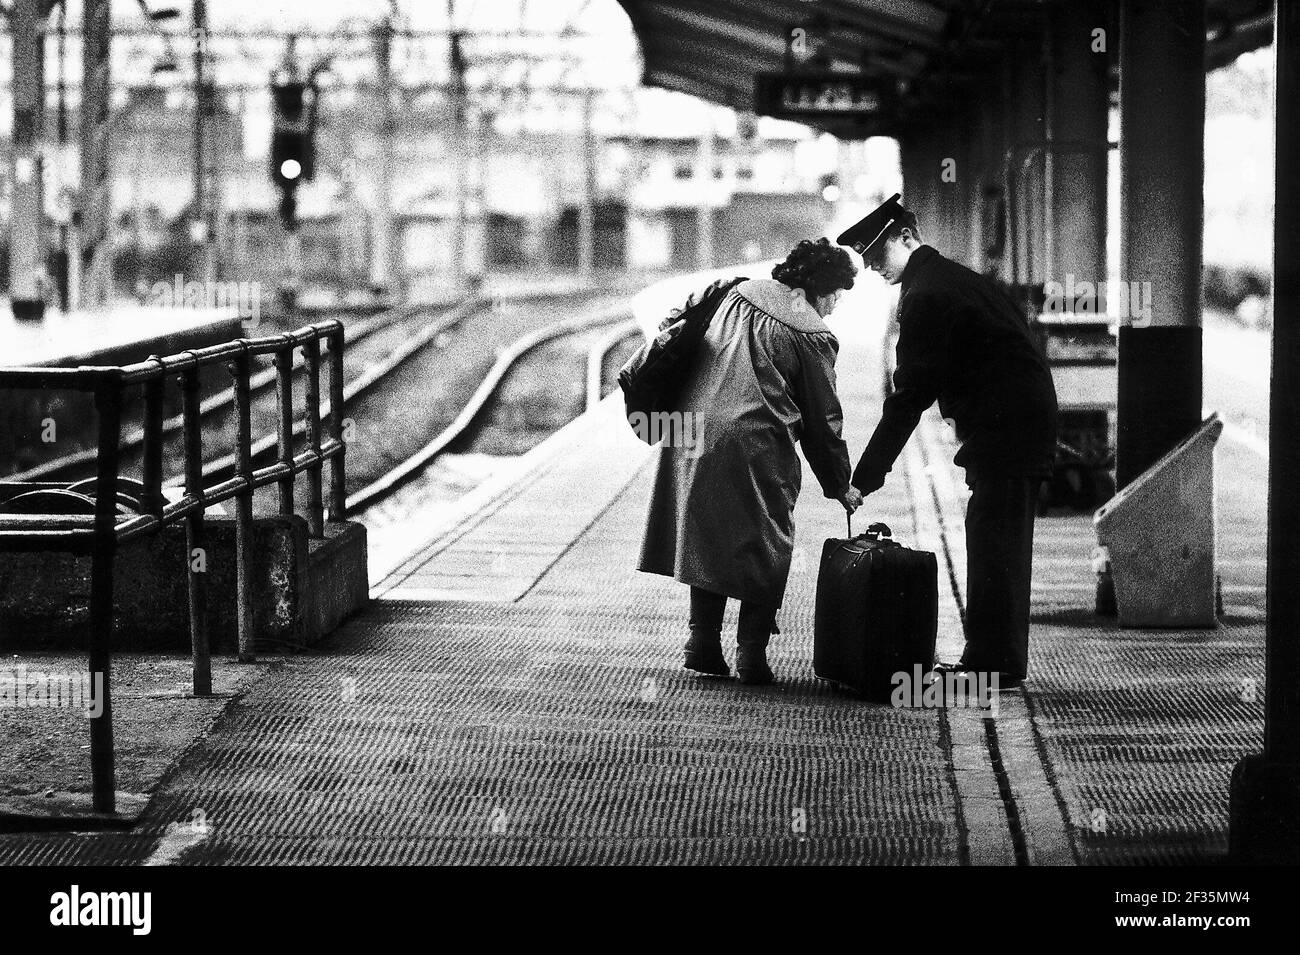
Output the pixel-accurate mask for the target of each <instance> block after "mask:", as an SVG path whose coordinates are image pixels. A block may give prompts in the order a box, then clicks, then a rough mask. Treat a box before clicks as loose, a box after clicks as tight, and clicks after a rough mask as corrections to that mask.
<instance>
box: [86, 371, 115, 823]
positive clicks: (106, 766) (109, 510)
mask: <svg viewBox="0 0 1300 955" xmlns="http://www.w3.org/2000/svg"><path fill="white" fill-rule="evenodd" d="M95 412H96V415H97V418H98V427H99V434H98V439H99V444H98V451H97V461H96V481H95V537H94V549H93V551H92V553H91V568H90V685H91V688H92V692H93V691H94V690H95V689H96V686H95V682H96V677H98V678H99V680H100V681H101V683H100V685H99V687H98V696H99V702H100V707H99V714H98V715H97V716H92V717H91V722H90V771H91V789H92V793H91V799H92V804H93V806H94V808H95V811H96V812H116V811H117V801H116V800H117V781H116V778H115V777H116V772H115V768H114V760H113V702H112V694H111V691H110V686H111V683H112V679H111V678H112V650H113V560H114V556H115V554H116V552H117V529H116V525H117V468H118V442H119V441H120V440H121V427H122V387H121V383H120V382H119V381H118V380H117V378H116V377H110V376H107V375H106V376H105V377H104V378H103V379H102V380H101V381H100V383H99V385H98V387H97V388H96V389H95Z"/></svg>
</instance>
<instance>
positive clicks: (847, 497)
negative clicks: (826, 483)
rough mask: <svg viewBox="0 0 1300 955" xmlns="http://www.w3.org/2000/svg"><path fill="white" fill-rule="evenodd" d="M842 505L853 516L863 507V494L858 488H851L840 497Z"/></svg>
mask: <svg viewBox="0 0 1300 955" xmlns="http://www.w3.org/2000/svg"><path fill="white" fill-rule="evenodd" d="M840 503H841V504H843V505H844V510H846V511H848V512H849V513H850V514H852V513H853V512H854V511H856V510H857V509H858V508H859V507H861V506H862V492H861V491H859V490H858V489H857V488H856V487H850V488H849V489H848V490H847V491H845V492H844V493H843V494H841V495H840Z"/></svg>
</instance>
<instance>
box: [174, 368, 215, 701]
mask: <svg viewBox="0 0 1300 955" xmlns="http://www.w3.org/2000/svg"><path fill="white" fill-rule="evenodd" d="M181 414H182V416H183V423H184V432H185V496H186V497H196V498H200V499H202V497H203V432H202V422H201V421H200V420H199V369H198V367H197V366H193V367H190V368H186V369H185V370H184V371H183V372H182V373H181ZM206 510H207V508H206V506H204V507H200V508H199V509H198V510H197V511H194V512H192V513H190V514H188V515H186V517H185V567H186V580H187V582H188V585H189V587H188V589H189V598H190V644H191V648H192V656H193V673H194V695H195V696H207V695H208V694H210V693H211V692H212V659H211V656H210V654H209V650H208V618H207V570H208V554H207V549H206V547H205V546H204V540H205V537H206V535H205V533H204V528H203V515H204V513H205V512H206Z"/></svg>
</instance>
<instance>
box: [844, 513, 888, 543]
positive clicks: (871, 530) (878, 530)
mask: <svg viewBox="0 0 1300 955" xmlns="http://www.w3.org/2000/svg"><path fill="white" fill-rule="evenodd" d="M844 517H845V519H846V520H847V521H848V523H849V537H850V538H852V537H853V515H852V514H849V513H848V512H845V514H844ZM862 536H863V537H870V538H871V539H872V540H880V539H881V538H884V537H888V538H889V539H890V540H893V537H894V532H893V531H891V530H890V529H889V525H888V524H886V523H885V522H884V521H876V522H874V523H872V524H868V525H867V529H866V530H865V531H863V533H862Z"/></svg>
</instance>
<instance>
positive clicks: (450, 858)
mask: <svg viewBox="0 0 1300 955" xmlns="http://www.w3.org/2000/svg"><path fill="white" fill-rule="evenodd" d="M869 341H870V338H869V336H866V337H863V338H860V339H854V338H852V337H851V336H847V335H846V336H844V348H843V349H842V351H841V359H840V372H841V396H842V398H843V401H844V405H845V410H846V418H847V437H848V439H849V443H850V447H851V448H853V449H860V448H861V447H862V445H863V443H864V442H865V440H866V437H867V436H868V435H869V433H870V429H871V427H872V426H873V425H874V423H875V418H876V415H877V413H878V411H877V409H878V407H879V405H878V402H879V396H878V394H876V393H874V390H873V389H874V388H875V386H876V384H877V383H878V382H879V378H880V376H879V374H878V373H877V372H876V370H875V369H876V367H877V366H876V365H875V364H874V362H875V361H876V360H877V359H878V356H877V355H875V354H874V353H873V351H872V349H871V347H870V345H869ZM618 410H619V409H618V408H617V406H615V405H613V404H611V403H609V402H608V401H607V402H606V403H604V404H603V405H602V406H601V407H600V408H598V409H597V410H596V411H594V412H592V413H590V414H589V415H587V416H585V417H584V418H582V419H580V420H579V421H578V422H575V423H574V424H573V425H571V426H569V428H567V429H565V431H563V432H561V433H560V434H559V435H557V436H556V437H554V438H552V439H551V440H550V441H548V442H547V443H546V444H544V445H543V446H541V447H540V448H538V449H536V450H535V451H534V452H532V453H530V454H529V455H528V456H526V457H525V458H524V459H523V460H522V461H521V462H520V463H519V464H518V466H516V467H513V468H512V469H511V470H510V472H509V474H508V476H507V477H505V478H503V479H501V480H497V481H495V482H494V483H492V484H491V485H490V486H488V487H486V488H483V489H480V491H479V492H476V496H475V497H473V498H472V499H470V500H469V501H468V505H467V506H465V507H462V508H460V509H459V511H457V512H455V513H453V514H451V516H450V517H448V516H445V515H444V516H443V517H441V518H440V519H439V520H438V521H437V522H436V523H435V522H434V521H432V520H429V521H427V522H424V521H421V520H420V519H419V516H418V515H416V516H415V517H413V518H412V519H410V520H408V521H407V522H406V526H405V527H404V528H403V531H404V533H405V534H406V535H407V537H408V544H409V546H408V547H407V548H406V552H407V555H408V556H406V557H404V558H402V559H399V560H395V561H392V562H390V569H388V570H386V572H385V573H384V575H383V577H382V579H380V580H378V581H377V582H376V584H375V586H374V588H373V590H372V596H373V598H374V599H373V600H372V603H371V604H370V606H369V607H368V608H367V609H366V610H365V611H364V612H362V613H361V614H358V615H357V616H356V617H354V618H353V619H352V620H350V621H349V622H348V623H347V624H345V625H344V626H343V627H342V628H341V629H340V630H339V631H338V632H337V633H336V634H335V636H334V637H333V638H332V639H331V640H330V641H328V642H327V644H326V645H325V646H324V648H323V649H321V650H319V651H318V652H314V653H312V654H306V655H301V656H294V657H289V658H286V659H284V660H283V661H282V662H280V663H279V664H277V665H276V666H274V667H272V668H270V669H269V670H268V672H267V673H266V674H265V675H264V676H262V677H261V678H260V679H259V680H258V681H257V682H256V683H255V684H253V685H252V686H251V687H249V688H248V689H247V691H246V692H245V693H244V694H243V696H242V697H241V698H240V699H239V700H238V701H236V702H235V703H233V704H231V706H230V707H229V708H228V709H227V711H226V713H225V715H224V716H223V717H222V718H221V719H220V720H219V722H218V723H217V725H216V726H215V728H214V730H213V731H212V732H211V733H210V734H209V735H208V736H207V737H206V738H204V739H203V740H201V741H200V742H198V743H197V744H196V745H195V746H193V747H192V748H191V749H190V751H189V752H188V753H187V754H186V756H185V757H184V759H183V760H181V762H180V763H179V765H178V766H177V767H176V768H175V769H174V770H173V771H172V772H171V773H170V774H168V776H167V777H166V778H165V779H164V780H163V782H162V784H161V785H160V786H159V787H158V789H157V790H156V792H155V793H154V795H153V798H152V800H151V802H150V804H149V806H148V808H147V809H146V811H145V813H144V817H143V821H142V823H141V824H140V825H139V826H137V827H136V829H135V830H133V831H132V832H130V833H113V834H99V835H83V836H66V835H62V836H60V835H40V836H33V835H30V834H24V835H0V861H3V862H6V863H14V862H19V863H21V862H51V861H70V862H89V861H111V862H125V863H132V862H134V863H141V862H147V861H150V860H152V861H153V862H180V863H193V864H209V863H236V862H256V863H322V862H343V863H367V862H370V863H373V862H389V863H441V862H453V863H674V862H682V863H742V862H760V863H761V862H773V863H840V864H861V863H907V864H943V865H960V864H970V863H974V864H1003V865H1012V864H1018V863H1019V864H1040V865H1041V864H1073V863H1080V862H1082V863H1130V862H1139V861H1155V862H1187V861H1205V860H1211V861H1212V860H1215V859H1218V858H1219V857H1221V855H1222V852H1223V849H1224V842H1225V840H1224V833H1225V827H1226V800H1227V774H1228V773H1229V772H1230V770H1231V766H1232V764H1233V762H1235V760H1236V759H1237V758H1239V757H1240V756H1241V755H1243V754H1244V753H1246V752H1249V751H1251V750H1252V749H1255V748H1257V747H1258V746H1259V743H1260V729H1261V726H1262V707H1261V703H1260V701H1261V700H1262V698H1263V675H1262V672H1261V669H1262V665H1261V660H1262V647H1263V613H1262V589H1258V587H1257V584H1258V581H1257V579H1256V578H1257V577H1258V578H1259V581H1262V567H1260V566H1259V565H1258V564H1257V563H1255V564H1250V563H1248V561H1249V560H1251V559H1252V558H1251V557H1250V555H1252V554H1254V555H1255V556H1257V555H1258V547H1255V548H1254V549H1253V550H1252V548H1251V547H1250V546H1249V539H1250V536H1251V535H1252V534H1260V536H1261V539H1262V534H1261V531H1262V521H1263V516H1262V509H1261V513H1258V514H1256V512H1255V511H1254V510H1252V505H1251V500H1252V499H1253V497H1252V496H1253V495H1254V494H1256V493H1257V492H1258V490H1259V488H1258V487H1257V481H1256V478H1257V477H1258V470H1259V469H1258V467H1255V469H1254V471H1253V472H1250V473H1253V474H1255V478H1251V479H1250V480H1244V479H1241V475H1242V474H1244V473H1246V472H1247V471H1248V470H1249V468H1248V467H1247V466H1248V465H1249V464H1250V461H1249V460H1248V459H1241V460H1238V459H1237V458H1236V457H1232V456H1234V455H1249V454H1251V453H1253V452H1250V451H1249V450H1248V449H1244V448H1240V447H1235V446H1234V447H1231V448H1228V447H1225V449H1224V452H1223V454H1224V455H1225V456H1227V457H1228V460H1227V462H1226V463H1227V465H1228V466H1230V467H1232V468H1233V473H1234V475H1236V476H1237V478H1238V479H1237V480H1234V481H1230V482H1222V486H1221V490H1220V499H1221V508H1222V511H1223V517H1224V519H1225V520H1224V529H1223V535H1222V536H1223V538H1224V544H1223V547H1222V554H1223V561H1224V565H1225V566H1224V576H1225V603H1226V604H1227V608H1226V609H1227V611H1228V612H1227V614H1226V625H1225V626H1223V627H1222V628H1220V629H1219V630H1217V631H1208V632H1196V633H1180V632H1168V631H1121V630H1119V629H1118V628H1117V627H1115V626H1114V624H1113V621H1107V620H1104V619H1099V618H1097V617H1096V616H1095V615H1094V614H1092V612H1091V608H1092V598H1093V579H1092V573H1091V568H1090V566H1089V559H1090V555H1091V549H1092V534H1091V525H1090V518H1088V517H1087V516H1082V517H1064V518H1042V519H1040V520H1039V523H1038V534H1037V539H1036V549H1035V552H1036V577H1035V598H1034V599H1035V611H1034V613H1035V618H1034V631H1033V635H1032V638H1031V639H1032V649H1031V670H1032V673H1031V679H1030V680H1029V681H1028V682H1027V684H1026V686H1025V688H1024V689H1023V690H1018V691H1010V692H1004V693H1002V694H1001V695H1000V697H999V705H998V708H997V710H996V712H990V711H988V710H977V709H968V708H961V709H956V708H955V709H951V710H942V709H922V708H915V709H912V708H894V707H891V706H888V705H874V704H868V703H864V702H861V701H859V700H857V699H854V698H852V697H850V696H848V695H846V694H844V693H843V692H841V691H839V690H837V689H835V688H833V687H830V686H827V685H825V684H823V683H821V682H819V681H818V680H816V678H815V677H814V676H813V673H812V666H811V658H812V614H813V595H814V586H815V580H816V564H817V557H818V555H819V553H820V547H821V541H822V540H823V539H824V538H825V537H828V536H840V535H842V534H843V531H844V516H843V511H842V510H841V509H840V508H839V506H838V505H837V504H835V503H833V502H829V501H826V500H824V499H823V498H821V497H820V494H819V492H818V490H817V486H816V483H815V481H814V480H813V479H812V476H811V474H809V473H806V474H805V479H804V488H805V491H804V494H803V496H802V497H801V499H800V502H799V505H798V509H797V512H796V523H797V528H798V529H797V550H796V553H795V560H794V569H793V572H792V576H791V584H790V588H789V592H788V596H787V601H786V605H785V606H784V607H783V609H782V612H781V614H780V618H779V622H780V626H781V629H782V633H781V634H780V635H779V636H777V637H775V638H774V641H773V649H772V653H771V657H772V663H773V668H774V669H775V670H776V672H777V675H778V677H779V678H780V682H779V683H778V684H777V685H775V686H772V687H765V688H752V687H744V686H741V685H740V684H739V683H737V682H736V681H735V680H718V679H709V678H703V677H697V676H695V675H693V674H689V673H687V672H685V671H683V670H682V669H680V651H681V643H682V641H683V639H684V637H685V632H686V592H685V588H684V587H683V586H682V585H680V584H676V583H675V582H673V581H671V580H667V579H664V578H658V577H651V576H648V575H644V574H639V573H637V572H636V571H635V569H634V564H635V559H636V551H637V546H638V544H639V540H640V531H641V525H642V521H643V518H644V512H645V506H646V501H647V498H648V493H649V486H650V478H651V468H650V462H651V457H652V455H653V454H654V452H653V451H651V450H650V449H647V448H645V447H644V446H641V445H640V444H638V443H637V441H636V440H635V438H634V437H633V436H632V435H631V432H630V431H629V430H628V429H627V428H626V425H625V423H623V422H621V420H620V419H619V416H618ZM942 429H943V426H942V424H940V423H938V422H937V420H936V419H935V418H933V417H929V418H927V420H926V421H925V422H924V424H923V427H922V429H921V430H920V431H919V432H918V435H917V437H916V438H915V439H914V440H913V441H912V442H911V443H910V444H909V446H908V448H907V450H906V452H905V454H904V457H903V458H902V459H901V460H900V462H899V464H898V466H897V467H896V468H895V471H894V473H893V474H891V476H890V478H889V481H888V482H887V484H886V486H885V488H883V489H882V490H881V491H880V492H878V493H877V494H875V495H872V496H871V497H870V498H869V499H868V502H867V504H866V506H865V508H864V510H863V511H860V512H859V516H858V518H857V519H856V521H857V524H858V526H859V527H865V524H866V522H868V521H874V520H884V521H886V522H887V523H889V524H890V525H891V527H892V528H893V529H894V532H895V535H896V537H898V538H899V539H900V540H902V541H904V542H907V543H909V544H911V545H913V546H919V547H925V548H927V549H931V550H934V551H935V552H936V553H938V554H939V556H940V560H939V564H940V576H941V580H940V583H941V587H940V593H941V607H940V617H941V624H940V656H941V657H950V656H953V655H955V654H956V653H957V652H959V651H960V645H961V639H960V626H961V625H960V619H961V612H962V611H961V608H962V599H963V597H962V591H963V585H964V579H965V578H964V554H963V549H962V536H961V515H962V508H963V506H964V500H965V488H964V485H962V483H961V480H960V472H958V471H956V470H955V469H954V468H953V467H952V466H951V464H950V458H951V451H952V449H951V446H950V444H949V443H948V442H947V440H946V438H945V436H944V434H943V431H942ZM1252 482H1255V483H1252ZM1258 500H1262V496H1261V497H1259V498H1258ZM1229 518H1230V520H1229ZM388 546H390V547H391V546H392V542H391V541H389V544H388ZM1238 562H1240V563H1238ZM727 621H728V622H727V626H728V630H729V631H731V630H734V626H735V610H734V607H733V608H730V609H729V611H728V618H727ZM728 655H729V656H730V651H729V654H728ZM1247 679H1253V680H1255V681H1256V684H1255V694H1254V699H1253V701H1252V700H1249V699H1243V695H1244V696H1251V694H1250V693H1245V694H1242V693H1241V692H1240V689H1241V686H1246V685H1247V684H1244V683H1242V681H1244V680H1247ZM195 819H199V820H201V821H202V825H201V826H196V825H195V823H194V820H195Z"/></svg>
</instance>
